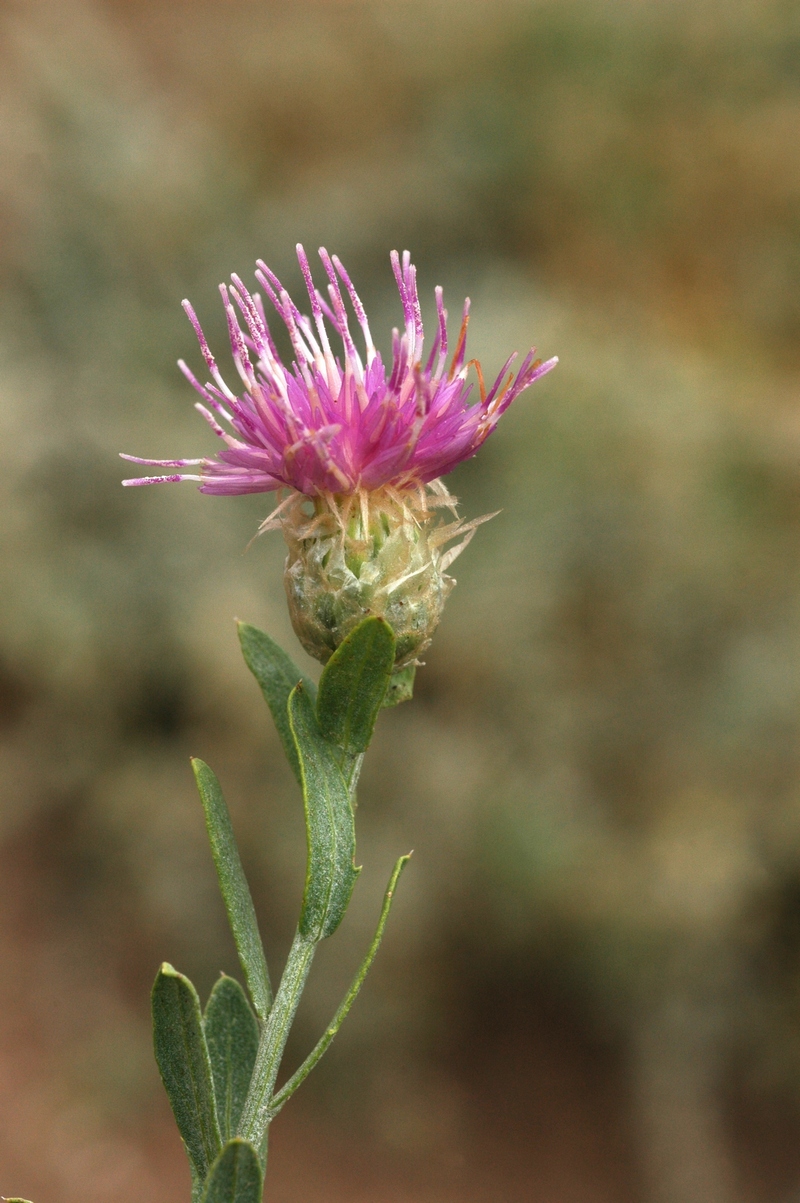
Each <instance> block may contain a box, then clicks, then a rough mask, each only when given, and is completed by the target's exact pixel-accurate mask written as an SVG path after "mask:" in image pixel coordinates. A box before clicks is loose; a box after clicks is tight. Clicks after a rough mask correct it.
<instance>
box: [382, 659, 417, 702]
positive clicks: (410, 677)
mask: <svg viewBox="0 0 800 1203" xmlns="http://www.w3.org/2000/svg"><path fill="white" fill-rule="evenodd" d="M416 675H417V666H416V664H409V665H407V666H406V667H405V668H401V669H400V671H399V672H397V673H394V674H393V676H392V679H391V681H390V682H389V688H388V689H387V690H386V697H385V698H384V699H383V705H384V708H385V709H388V707H389V706H399V705H400V703H401V702H410V701H411V699H412V698H413V696H414V678H415V677H416Z"/></svg>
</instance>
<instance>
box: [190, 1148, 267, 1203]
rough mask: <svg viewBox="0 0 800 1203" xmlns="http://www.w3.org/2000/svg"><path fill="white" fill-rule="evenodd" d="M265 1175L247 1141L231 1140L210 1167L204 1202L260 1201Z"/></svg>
mask: <svg viewBox="0 0 800 1203" xmlns="http://www.w3.org/2000/svg"><path fill="white" fill-rule="evenodd" d="M263 1189H264V1178H263V1175H262V1173H261V1166H260V1165H259V1161H258V1154H257V1153H256V1151H255V1149H254V1148H253V1146H252V1145H251V1144H248V1143H247V1141H246V1140H239V1139H236V1140H230V1141H228V1143H227V1144H226V1145H225V1148H224V1149H223V1150H222V1152H221V1153H220V1155H219V1157H218V1158H217V1160H216V1161H215V1162H214V1164H213V1166H212V1167H211V1173H210V1174H209V1175H208V1181H207V1182H206V1186H205V1190H204V1191H203V1194H202V1196H201V1203H261V1194H262V1191H263Z"/></svg>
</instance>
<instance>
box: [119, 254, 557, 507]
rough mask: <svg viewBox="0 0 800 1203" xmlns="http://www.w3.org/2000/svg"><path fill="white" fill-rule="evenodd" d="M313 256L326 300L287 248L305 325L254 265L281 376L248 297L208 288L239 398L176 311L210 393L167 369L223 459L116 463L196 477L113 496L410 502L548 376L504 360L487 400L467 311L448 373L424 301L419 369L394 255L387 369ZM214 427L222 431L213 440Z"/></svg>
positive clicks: (443, 343) (409, 276)
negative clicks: (196, 494) (225, 333)
mask: <svg viewBox="0 0 800 1203" xmlns="http://www.w3.org/2000/svg"><path fill="white" fill-rule="evenodd" d="M319 254H320V258H321V260H322V263H323V266H324V268H325V272H326V274H327V277H328V289H327V291H328V299H327V300H326V299H325V298H324V297H323V296H322V295H321V293H320V292H318V291H317V290H316V289H315V287H314V283H313V280H312V276H311V269H310V267H309V264H308V260H307V258H306V255H305V252H304V250H303V248H302V246H300V245H298V247H297V255H298V259H299V261H300V267H301V269H302V272H303V276H304V279H305V282H306V287H307V289H308V295H309V299H310V303H311V314H312V317H311V319H309V318H308V317H306V316H305V315H304V314H302V313H301V312H300V310H299V309H298V308H297V306H296V305H295V304H294V302H293V301H292V299H291V297H290V296H289V294H288V292H286V290H285V289H284V288H283V286H282V285H281V283H280V281H279V280H278V278H277V276H275V274H274V273H273V272H272V271H270V269H269V268H268V267H267V265H266V264H265V263H263V262H261V261H259V263H258V270H257V271H256V278H257V280H258V282H259V284H260V285H261V287H262V288H263V289H264V292H265V294H266V295H267V296H268V298H269V300H270V301H271V303H272V305H273V306H274V307H275V309H276V311H277V313H278V314H279V315H280V317H281V318H282V319H283V321H284V323H285V324H286V327H287V329H288V331H289V336H290V338H291V341H292V346H293V349H294V352H295V359H294V361H293V363H292V364H291V366H290V367H286V366H285V365H284V364H283V363H282V362H281V360H280V358H279V355H278V352H277V349H276V346H275V343H274V341H273V338H272V335H271V333H270V331H269V327H268V325H267V321H266V318H265V314H264V309H263V305H262V302H261V298H260V296H259V295H258V294H252V295H251V294H250V293H249V292H248V291H247V289H246V288H245V287H244V285H243V284H242V282H241V280H240V279H239V278H238V276H233V277H232V285H231V287H230V288H228V287H227V286H226V285H221V286H220V292H221V294H222V300H223V304H224V306H225V310H226V314H227V318H228V330H229V335H230V342H231V350H232V353H233V360H234V363H235V365H236V368H237V371H238V373H239V376H240V377H241V380H242V383H243V385H244V391H243V392H242V393H241V395H239V396H237V395H236V394H235V393H233V392H232V391H231V389H230V388H229V387H228V385H227V384H226V383H225V381H224V380H223V378H222V376H221V374H220V372H219V369H218V367H217V364H216V361H215V359H214V357H213V355H212V354H211V351H210V349H209V347H208V343H207V342H206V339H205V336H204V334H203V331H202V329H201V327H200V323H199V322H198V320H197V317H196V315H195V313H194V310H193V309H192V307H191V305H190V304H189V302H188V301H184V308H185V310H186V312H187V314H188V316H189V320H190V321H191V323H192V325H193V327H194V329H195V332H196V334H197V337H198V340H199V342H200V348H201V351H202V353H203V358H204V359H205V362H206V366H207V368H208V371H209V373H210V375H211V378H212V379H211V382H209V383H208V384H206V385H205V386H203V385H202V384H201V383H200V382H199V381H198V380H197V379H196V378H195V376H194V375H193V374H192V372H191V371H190V370H189V368H188V367H187V366H186V364H184V363H183V362H182V361H181V363H180V367H181V370H182V371H183V373H184V375H185V376H186V377H187V379H188V380H189V381H190V383H191V384H192V385H193V386H194V388H195V389H197V391H198V392H199V394H200V396H201V398H202V401H200V402H198V403H197V406H196V408H197V409H198V410H199V411H200V413H201V414H202V415H203V417H205V419H206V420H207V421H208V423H209V424H210V426H211V427H212V429H213V430H214V432H215V434H216V435H217V436H218V437H219V438H220V439H221V440H222V442H223V443H224V449H223V450H221V451H220V452H219V454H218V455H217V457H216V458H215V459H211V458H203V459H198V460H185V459H184V460H150V459H141V458H139V457H137V456H130V455H128V456H124V457H123V458H125V459H129V460H132V461H133V462H134V463H140V464H150V465H156V466H158V467H161V468H175V469H183V468H187V467H194V468H197V469H199V471H198V472H192V473H187V472H183V471H179V472H173V473H170V474H168V475H162V476H145V477H139V478H136V479H134V480H126V481H125V482H124V483H125V484H126V485H144V484H155V483H158V482H161V481H181V480H195V481H199V482H200V491H201V492H204V493H215V494H221V495H233V494H239V493H268V492H273V491H275V490H279V489H284V488H287V487H288V488H290V489H294V490H297V491H298V492H300V493H302V494H305V495H306V496H308V497H314V496H319V495H331V494H332V495H334V496H336V495H342V494H345V495H347V494H352V493H356V492H359V491H361V490H366V491H368V492H371V491H374V490H377V489H380V488H383V487H385V486H393V487H395V488H397V489H400V490H403V489H406V488H415V487H418V486H419V485H425V484H427V483H428V482H430V481H432V480H435V479H437V478H438V477H440V476H443V475H445V474H446V473H447V472H450V471H451V470H452V469H453V468H454V467H455V466H456V464H458V463H460V462H461V461H462V460H465V459H468V458H469V457H470V456H472V455H474V454H475V452H476V451H477V449H478V448H479V447H480V446H481V444H482V443H483V442H484V440H485V439H486V438H487V437H488V436H489V434H491V432H492V430H493V429H494V427H495V426H496V425H497V422H498V421H499V419H500V416H501V414H502V413H503V412H504V411H505V410H506V409H507V408H508V406H509V405H510V404H511V402H512V401H513V400H514V399H515V398H516V397H518V396H519V394H520V393H521V392H522V391H523V390H524V389H526V388H528V387H529V385H531V384H533V382H534V381H535V380H538V379H539V377H540V376H543V375H544V374H545V373H546V372H548V371H550V369H551V368H552V367H553V366H554V365H555V363H556V362H557V361H556V360H555V359H550V360H548V361H547V362H546V363H543V362H541V360H537V359H535V358H534V352H533V351H531V352H530V354H529V355H528V356H527V357H526V358H525V360H524V361H523V364H522V366H521V368H520V370H519V372H518V373H517V374H516V376H514V374H513V373H512V372H510V371H509V369H510V366H511V364H512V362H513V360H514V358H515V355H511V356H510V357H509V359H508V360H507V362H506V363H505V365H504V366H503V369H502V371H501V372H500V374H499V376H498V377H497V379H496V381H495V382H494V384H493V385H492V387H491V388H490V389H489V391H488V392H486V391H485V389H484V386H483V377H482V374H481V371H480V365H479V364H478V363H477V361H471V362H467V359H466V335H467V323H468V320H469V300H467V301H465V303H464V311H463V318H462V323H461V330H460V334H459V337H458V341H457V344H456V348H455V352H454V354H453V357H452V361H451V363H450V366H449V368H448V367H447V353H448V341H447V311H446V309H445V308H444V305H443V301H442V290H441V288H437V289H436V305H437V312H438V323H437V329H436V334H435V337H434V340H433V345H432V347H431V350H430V352H429V354H428V356H427V359H426V360H425V362H424V363H423V359H422V356H423V339H424V332H423V327H422V315H421V310H420V304H419V298H418V294H417V285H416V268H415V267H414V265H413V264H412V263H411V259H410V255H409V253H408V252H407V251H406V252H405V253H404V255H403V258H402V261H401V260H400V257H399V256H398V254H397V252H396V251H395V252H392V257H391V258H392V266H393V268H394V274H395V278H396V281H397V287H398V290H399V293H400V299H401V302H402V306H403V313H404V318H405V328H404V330H403V333H402V334H401V333H400V332H399V331H398V330H395V331H393V339H392V363H391V367H390V368H388V367H386V366H385V365H384V364H383V362H382V360H381V356H380V353H379V352H378V351H377V350H376V348H375V345H374V343H373V341H372V336H371V334H370V329H369V323H368V322H367V317H366V313H365V312H364V307H363V305H362V303H361V300H360V298H359V296H358V294H357V293H356V291H355V288H354V287H353V285H352V283H351V281H350V277H349V276H348V274H347V272H346V271H345V269H344V268H343V266H342V264H341V263H340V262H339V260H338V259H337V258H336V256H333V258H331V257H330V256H329V255H328V253H327V251H325V250H324V248H323V249H321V250H320V252H319ZM340 283H341V284H342V285H344V289H345V291H346V293H347V294H348V295H349V298H350V301H351V304H352V307H353V310H354V313H355V316H356V320H357V322H358V324H359V326H360V327H361V330H362V332H363V338H364V344H365V356H364V358H363V359H362V357H361V355H360V354H359V352H358V350H357V349H356V346H355V343H354V341H353V338H352V335H351V333H350V329H349V326H348V317H347V311H346V308H345V303H344V299H343V296H342V291H341V288H340ZM234 306H235V307H234ZM237 309H238V314H237ZM242 321H243V323H244V329H243V328H242ZM326 321H327V323H328V324H329V325H330V327H332V329H333V330H334V331H335V332H336V334H337V335H338V337H339V339H340V340H341V343H342V348H343V351H342V354H341V355H340V356H339V357H336V356H335V355H334V352H333V350H332V348H331V345H330V340H329V337H328V330H327V327H326ZM472 364H474V365H475V367H476V372H477V376H478V381H479V385H480V392H481V397H480V400H479V401H475V402H472V400H471V393H472V385H471V384H467V373H468V370H469V368H470V366H472ZM218 419H222V420H223V421H224V422H225V423H226V425H227V427H228V428H229V429H228V430H226V429H223V427H222V426H221V425H220V422H219V421H218ZM231 431H232V432H233V433H231Z"/></svg>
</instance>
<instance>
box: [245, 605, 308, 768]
mask: <svg viewBox="0 0 800 1203" xmlns="http://www.w3.org/2000/svg"><path fill="white" fill-rule="evenodd" d="M239 642H240V643H241V645H242V655H243V656H244V658H245V662H246V664H247V667H248V668H249V669H250V672H251V673H252V674H253V676H254V677H255V679H256V680H257V681H258V683H259V685H260V686H261V692H262V693H263V695H264V699H265V701H266V703H267V705H268V706H269V708H270V711H271V712H272V717H273V719H274V722H275V726H276V727H277V729H278V734H279V735H280V737H281V742H282V743H283V749H284V751H285V753H286V756H287V758H288V761H289V764H290V765H291V766H292V772H293V773H294V775H295V777H296V778H297V780H298V781H300V764H299V761H298V759H297V749H296V748H295V746H294V740H293V739H292V732H291V728H290V726H289V715H288V711H287V706H288V704H289V694H290V693H291V692H292V690H293V689H294V687H295V685H296V684H297V682H298V681H302V682H303V686H304V688H305V689H306V690H307V692H308V695H309V697H310V698H312V699H314V698H316V696H317V687H316V685H315V684H314V682H313V681H312V680H310V679H309V678H308V677H304V676H303V674H302V673H301V672H300V669H299V668H298V667H297V665H296V664H294V663H293V662H292V660H291V659H290V657H289V656H287V655H286V652H285V651H284V650H283V648H280V647H278V645H277V643H276V642H275V640H274V639H270V637H269V635H267V634H265V633H264V631H259V629H258V627H251V626H250V625H249V623H246V622H240V623H239ZM301 784H302V783H301Z"/></svg>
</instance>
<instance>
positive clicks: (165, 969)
mask: <svg viewBox="0 0 800 1203" xmlns="http://www.w3.org/2000/svg"><path fill="white" fill-rule="evenodd" d="M152 1002H153V1044H154V1047H155V1054H156V1062H157V1063H158V1068H159V1070H160V1071H161V1078H162V1080H163V1082H164V1087H165V1089H166V1092H167V1096H168V1097H169V1101H170V1105H171V1106H172V1111H173V1114H174V1116H175V1122H176V1123H177V1125H178V1131H179V1132H180V1134H181V1137H182V1138H183V1143H184V1144H185V1146H186V1152H187V1153H188V1154H189V1160H190V1161H191V1163H192V1169H193V1171H194V1174H195V1175H196V1177H197V1178H198V1179H199V1180H200V1181H202V1180H203V1179H204V1178H205V1176H206V1174H207V1173H208V1171H209V1168H210V1167H211V1164H212V1162H213V1161H214V1159H215V1158H216V1156H217V1155H218V1153H219V1151H220V1149H221V1147H222V1140H221V1138H220V1132H219V1125H218V1124H217V1112H216V1106H215V1103H214V1084H213V1080H212V1076H211V1062H210V1060H209V1056H208V1049H207V1047H206V1041H205V1036H204V1035H203V1021H202V1017H201V1015H200V1000H199V999H198V997H197V991H196V990H195V988H194V986H193V985H192V983H191V982H190V981H189V979H188V978H186V977H184V976H183V974H181V973H178V972H177V970H175V969H173V968H172V966H171V965H167V964H166V963H165V964H163V965H162V966H161V969H160V970H159V972H158V976H157V977H156V980H155V985H154V986H153V996H152Z"/></svg>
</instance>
